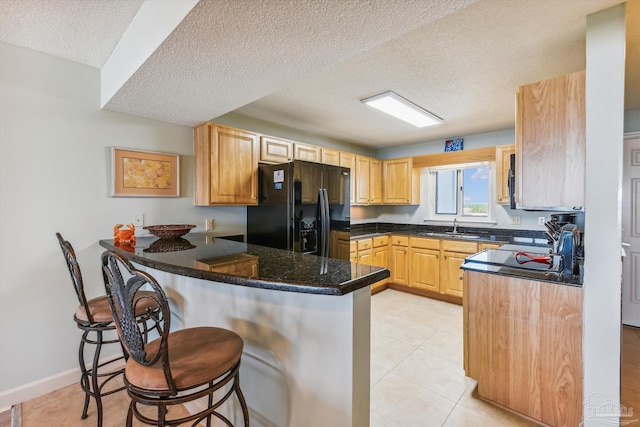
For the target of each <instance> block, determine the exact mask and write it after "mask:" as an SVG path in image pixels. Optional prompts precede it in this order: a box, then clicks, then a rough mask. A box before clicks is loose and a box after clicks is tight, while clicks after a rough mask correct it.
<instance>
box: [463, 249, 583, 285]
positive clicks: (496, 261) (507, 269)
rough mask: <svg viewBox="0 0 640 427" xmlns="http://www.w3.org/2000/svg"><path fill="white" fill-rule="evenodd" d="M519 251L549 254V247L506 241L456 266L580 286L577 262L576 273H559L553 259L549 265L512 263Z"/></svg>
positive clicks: (559, 270) (468, 269)
mask: <svg viewBox="0 0 640 427" xmlns="http://www.w3.org/2000/svg"><path fill="white" fill-rule="evenodd" d="M519 251H524V252H527V253H530V254H532V255H534V256H535V255H544V256H548V255H549V248H544V247H540V246H530V245H514V244H507V245H503V246H501V247H500V248H499V249H486V250H484V251H481V252H478V253H476V254H474V255H471V256H469V257H467V258H466V259H465V261H464V263H463V264H462V266H461V267H460V268H461V269H462V270H467V271H477V272H480V273H489V274H497V275H501V276H510V277H519V278H522V279H528V280H537V281H542V282H551V283H556V284H560V285H569V286H582V265H580V274H562V273H561V269H560V268H559V266H558V262H559V260H554V261H555V262H554V263H553V264H552V265H545V264H540V263H535V262H528V263H525V264H522V265H518V264H517V263H516V262H514V261H515V259H514V256H515V254H516V253H517V252H519Z"/></svg>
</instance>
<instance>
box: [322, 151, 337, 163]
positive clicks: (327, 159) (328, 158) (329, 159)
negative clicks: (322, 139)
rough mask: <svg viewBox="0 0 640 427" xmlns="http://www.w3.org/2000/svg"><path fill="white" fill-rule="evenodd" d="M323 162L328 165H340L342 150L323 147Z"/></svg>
mask: <svg viewBox="0 0 640 427" xmlns="http://www.w3.org/2000/svg"><path fill="white" fill-rule="evenodd" d="M321 157H322V163H324V164H326V165H333V166H340V151H338V150H332V149H330V148H323V149H322V152H321Z"/></svg>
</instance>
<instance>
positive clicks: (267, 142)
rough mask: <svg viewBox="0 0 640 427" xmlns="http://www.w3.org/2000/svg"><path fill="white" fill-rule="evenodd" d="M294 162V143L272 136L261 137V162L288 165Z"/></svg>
mask: <svg viewBox="0 0 640 427" xmlns="http://www.w3.org/2000/svg"><path fill="white" fill-rule="evenodd" d="M291 160H293V142H292V141H288V140H286V139H280V138H274V137H272V136H264V135H263V136H261V137H260V161H261V162H263V163H274V164H278V163H287V162H290V161H291Z"/></svg>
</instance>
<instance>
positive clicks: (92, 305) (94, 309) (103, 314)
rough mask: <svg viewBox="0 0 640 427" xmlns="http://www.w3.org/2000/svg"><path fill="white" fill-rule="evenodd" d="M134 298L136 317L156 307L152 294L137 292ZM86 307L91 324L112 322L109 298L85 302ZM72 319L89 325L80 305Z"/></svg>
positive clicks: (104, 296) (102, 297)
mask: <svg viewBox="0 0 640 427" xmlns="http://www.w3.org/2000/svg"><path fill="white" fill-rule="evenodd" d="M136 298H137V299H138V300H139V303H138V304H137V305H136V316H141V315H143V314H145V313H146V312H147V310H149V309H151V310H153V309H154V308H155V307H157V305H158V304H157V303H156V302H155V301H154V299H153V298H155V294H154V293H153V292H149V291H138V293H137V295H136ZM87 306H88V307H89V312H90V313H91V317H92V318H93V319H92V320H93V323H99V324H109V323H112V322H113V313H111V307H109V298H107V296H106V295H103V296H101V297H97V298H93V299H91V300H89V301H87ZM74 318H75V320H76V322H84V323H90V322H89V317H88V316H87V310H86V309H85V308H84V307H83V306H82V305H80V306H78V308H77V309H76V313H75V317H74Z"/></svg>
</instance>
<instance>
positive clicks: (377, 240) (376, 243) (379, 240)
mask: <svg viewBox="0 0 640 427" xmlns="http://www.w3.org/2000/svg"><path fill="white" fill-rule="evenodd" d="M388 244H389V236H380V237H374V238H373V247H374V248H379V247H380V246H387V245H388Z"/></svg>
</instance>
